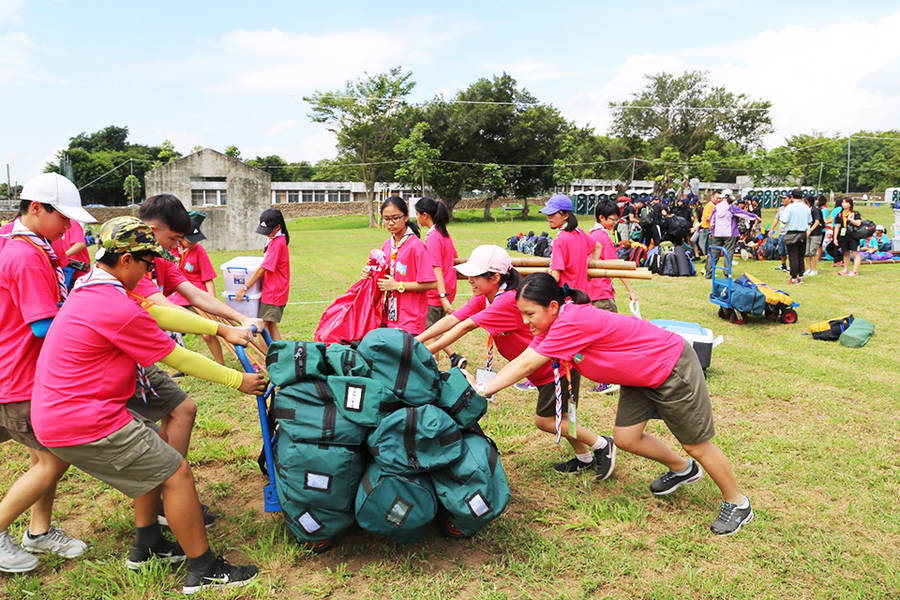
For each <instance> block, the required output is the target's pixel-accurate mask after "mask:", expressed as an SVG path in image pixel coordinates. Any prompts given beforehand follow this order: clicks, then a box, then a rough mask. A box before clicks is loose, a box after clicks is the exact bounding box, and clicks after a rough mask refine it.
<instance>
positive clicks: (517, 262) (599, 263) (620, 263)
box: [453, 256, 637, 271]
mask: <svg viewBox="0 0 900 600" xmlns="http://www.w3.org/2000/svg"><path fill="white" fill-rule="evenodd" d="M464 262H466V259H465V258H455V259H454V260H453V264H454V265H461V264H463V263H464ZM512 266H514V267H515V268H516V269H518V270H520V271H521V269H520V267H544V268H548V267H549V266H550V259H549V258H543V257H541V256H516V257H513V259H512ZM588 268H589V269H611V270H624V271H633V270H634V269H636V268H637V265H636V264H634V262H633V261H630V260H619V259H613V260H592V261H590V262H588Z"/></svg>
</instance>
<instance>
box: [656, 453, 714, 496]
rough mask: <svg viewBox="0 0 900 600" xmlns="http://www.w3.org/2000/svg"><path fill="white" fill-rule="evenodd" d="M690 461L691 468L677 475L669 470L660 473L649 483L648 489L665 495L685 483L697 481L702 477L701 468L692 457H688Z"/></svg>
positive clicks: (658, 494)
mask: <svg viewBox="0 0 900 600" xmlns="http://www.w3.org/2000/svg"><path fill="white" fill-rule="evenodd" d="M690 462H691V468H690V469H689V470H688V472H687V473H686V474H684V475H679V474H678V473H676V472H675V471H669V472H667V473H665V474H663V475H660V476H659V477H657V478H656V480H655V481H654V482H653V483H651V484H650V491H651V492H653V493H654V494H656V495H657V496H665V495H666V494H671V493H672V492H674V491H675V490H677V489H678V488H679V487H681V486H682V485H684V484H685V483H694V482H695V481H698V480H699V479H700V478H701V477H703V469H701V468H700V464H699V463H698V462H697V461H696V460H694V459H693V458H692V459H690Z"/></svg>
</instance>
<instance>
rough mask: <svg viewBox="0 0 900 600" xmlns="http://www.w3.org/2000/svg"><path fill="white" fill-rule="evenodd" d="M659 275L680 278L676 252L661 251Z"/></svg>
mask: <svg viewBox="0 0 900 600" xmlns="http://www.w3.org/2000/svg"><path fill="white" fill-rule="evenodd" d="M663 244H665V242H663ZM659 274H660V275H664V276H665V277H678V260H677V259H676V258H675V252H662V251H660V255H659Z"/></svg>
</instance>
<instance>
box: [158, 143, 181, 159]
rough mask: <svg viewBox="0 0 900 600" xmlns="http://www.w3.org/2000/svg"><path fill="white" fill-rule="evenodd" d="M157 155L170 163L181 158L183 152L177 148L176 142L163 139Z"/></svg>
mask: <svg viewBox="0 0 900 600" xmlns="http://www.w3.org/2000/svg"><path fill="white" fill-rule="evenodd" d="M156 157H157V158H158V159H159V160H160V161H162V162H163V163H170V162H172V161H173V160H175V159H178V158H181V153H180V152H178V151H177V150H175V144H173V143H172V142H170V141H169V140H163V143H162V144H160V145H159V153H158V154H157V155H156Z"/></svg>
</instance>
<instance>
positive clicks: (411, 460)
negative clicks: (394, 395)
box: [403, 340, 422, 469]
mask: <svg viewBox="0 0 900 600" xmlns="http://www.w3.org/2000/svg"><path fill="white" fill-rule="evenodd" d="M404 341H405V340H404ZM417 419H418V413H417V412H416V409H415V408H413V407H412V406H408V407H406V423H405V424H404V428H403V447H404V448H405V449H406V459H407V463H408V464H409V468H410V469H420V468H421V466H422V465H420V464H419V459H418V457H417V456H416V426H417Z"/></svg>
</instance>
